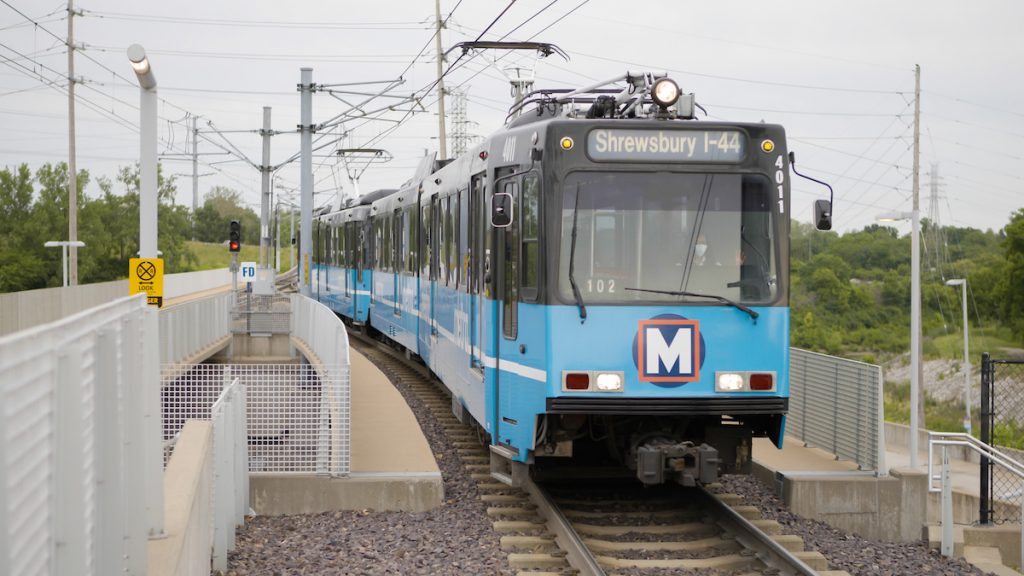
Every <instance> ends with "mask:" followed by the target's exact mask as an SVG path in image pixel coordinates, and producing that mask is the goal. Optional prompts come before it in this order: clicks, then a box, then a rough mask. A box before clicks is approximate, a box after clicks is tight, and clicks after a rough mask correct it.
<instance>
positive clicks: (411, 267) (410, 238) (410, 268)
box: [405, 206, 419, 275]
mask: <svg viewBox="0 0 1024 576" xmlns="http://www.w3.org/2000/svg"><path fill="white" fill-rule="evenodd" d="M418 220H419V218H418V215H417V214H416V207H415V206H411V207H409V208H406V209H405V235H406V237H405V250H406V252H405V271H406V272H408V273H409V274H410V275H416V267H417V265H418V264H417V261H416V257H417V254H418V252H417V249H416V246H417V244H416V242H417V238H416V232H417V231H418V230H419V226H418V225H417V224H418Z"/></svg>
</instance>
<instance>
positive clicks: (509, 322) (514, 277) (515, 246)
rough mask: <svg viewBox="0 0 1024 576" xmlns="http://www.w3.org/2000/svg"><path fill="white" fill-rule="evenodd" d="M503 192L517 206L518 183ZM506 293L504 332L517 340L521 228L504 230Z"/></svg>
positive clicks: (510, 183)
mask: <svg viewBox="0 0 1024 576" xmlns="http://www.w3.org/2000/svg"><path fill="white" fill-rule="evenodd" d="M501 191H502V192H504V193H505V194H509V195H511V197H512V205H513V206H514V205H515V202H516V196H517V195H518V186H517V185H516V182H511V181H506V182H505V183H503V184H502V185H501ZM504 235H505V238H504V239H505V246H504V262H505V269H504V279H503V282H504V284H505V285H504V287H503V288H504V292H503V302H502V323H501V324H502V331H503V333H504V335H505V338H508V339H509V340H515V339H516V337H517V336H518V334H519V302H518V301H519V249H520V246H519V226H518V225H515V226H507V227H505V228H504Z"/></svg>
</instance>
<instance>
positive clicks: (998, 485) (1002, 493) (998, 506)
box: [979, 353, 1024, 524]
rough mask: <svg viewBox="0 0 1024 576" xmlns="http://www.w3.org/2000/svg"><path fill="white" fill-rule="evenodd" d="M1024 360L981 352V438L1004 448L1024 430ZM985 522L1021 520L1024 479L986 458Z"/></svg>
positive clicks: (983, 471) (982, 484)
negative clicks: (1023, 415) (999, 358)
mask: <svg viewBox="0 0 1024 576" xmlns="http://www.w3.org/2000/svg"><path fill="white" fill-rule="evenodd" d="M1020 414H1024V360H994V359H992V358H991V356H989V354H988V353H984V354H982V355H981V441H982V442H984V443H986V444H989V445H992V446H996V447H1005V446H1007V445H1008V443H1009V440H1010V439H1011V437H1012V436H1013V435H1014V434H1017V435H1019V434H1021V432H1022V430H1024V420H1022V419H1021V418H1020V417H1019V416H1018V415H1020ZM980 490H981V507H980V510H979V513H980V517H981V518H980V520H981V523H982V524H987V523H990V522H993V523H997V524H998V523H1003V522H1015V523H1016V522H1019V521H1020V520H1021V508H1020V507H1019V506H1018V505H1017V503H1018V502H1020V500H1021V498H1020V495H1021V494H1022V493H1024V479H1022V477H1021V476H1020V475H1018V474H1016V473H1014V471H1013V470H1011V469H1010V468H1008V467H1007V466H1005V465H1003V464H1001V463H999V462H998V461H994V460H992V459H989V458H987V457H984V456H983V457H982V459H981V475H980Z"/></svg>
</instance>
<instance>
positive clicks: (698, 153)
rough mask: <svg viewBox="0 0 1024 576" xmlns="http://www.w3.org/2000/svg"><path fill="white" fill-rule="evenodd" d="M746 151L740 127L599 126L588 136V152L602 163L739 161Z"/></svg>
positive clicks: (744, 139)
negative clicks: (634, 127)
mask: <svg viewBox="0 0 1024 576" xmlns="http://www.w3.org/2000/svg"><path fill="white" fill-rule="evenodd" d="M746 150H747V139H746V136H745V135H744V134H743V133H742V132H739V131H738V130H635V129H621V128H599V129H596V130H591V131H590V134H588V135H587V153H588V154H589V155H590V158H591V159H592V160H595V161H599V162H600V161H605V162H739V161H741V160H742V159H743V156H744V154H745V153H746Z"/></svg>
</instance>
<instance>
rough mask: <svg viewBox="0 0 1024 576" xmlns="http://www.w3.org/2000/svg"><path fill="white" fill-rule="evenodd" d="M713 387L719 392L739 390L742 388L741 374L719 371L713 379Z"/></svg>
mask: <svg viewBox="0 0 1024 576" xmlns="http://www.w3.org/2000/svg"><path fill="white" fill-rule="evenodd" d="M715 389H716V390H718V391H719V392H739V391H740V390H743V375H742V374H735V373H732V372H720V373H719V374H718V377H717V378H716V380H715Z"/></svg>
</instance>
